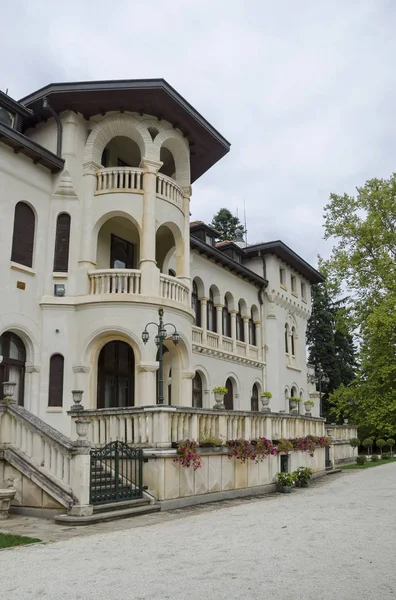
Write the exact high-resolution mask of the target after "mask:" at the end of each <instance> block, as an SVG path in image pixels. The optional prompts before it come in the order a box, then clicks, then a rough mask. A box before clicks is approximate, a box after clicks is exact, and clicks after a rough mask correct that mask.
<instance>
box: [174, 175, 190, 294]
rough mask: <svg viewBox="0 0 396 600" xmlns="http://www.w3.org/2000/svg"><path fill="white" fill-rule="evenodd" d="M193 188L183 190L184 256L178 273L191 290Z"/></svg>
mask: <svg viewBox="0 0 396 600" xmlns="http://www.w3.org/2000/svg"><path fill="white" fill-rule="evenodd" d="M191 194H192V190H191V187H190V186H188V187H184V188H183V213H184V230H183V255H182V256H181V257H180V272H177V276H178V279H180V280H181V281H182V282H183V283H185V284H186V285H187V286H188V287H189V288H190V285H191V277H190V197H191Z"/></svg>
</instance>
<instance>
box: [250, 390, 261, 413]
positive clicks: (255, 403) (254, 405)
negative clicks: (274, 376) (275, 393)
mask: <svg viewBox="0 0 396 600" xmlns="http://www.w3.org/2000/svg"><path fill="white" fill-rule="evenodd" d="M258 409H259V391H258V385H257V383H255V384H254V385H253V387H252V397H251V410H252V411H255V412H257V411H258Z"/></svg>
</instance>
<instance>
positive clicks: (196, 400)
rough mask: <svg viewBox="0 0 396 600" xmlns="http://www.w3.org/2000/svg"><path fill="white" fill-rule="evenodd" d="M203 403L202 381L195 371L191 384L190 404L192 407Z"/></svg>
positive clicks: (200, 405)
mask: <svg viewBox="0 0 396 600" xmlns="http://www.w3.org/2000/svg"><path fill="white" fill-rule="evenodd" d="M202 403H203V383H202V377H201V375H200V374H199V373H195V377H194V379H193V385H192V405H193V407H194V408H202Z"/></svg>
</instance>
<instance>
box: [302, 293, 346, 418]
mask: <svg viewBox="0 0 396 600" xmlns="http://www.w3.org/2000/svg"><path fill="white" fill-rule="evenodd" d="M311 293H312V314H311V318H310V320H309V321H308V327H307V336H306V341H307V345H308V349H309V356H308V361H309V363H310V364H312V365H313V366H314V368H315V373H316V374H318V372H319V366H320V367H321V370H322V371H323V373H324V375H325V377H326V381H325V382H323V383H322V385H321V389H322V392H323V399H322V413H323V416H325V417H328V416H329V414H330V407H329V404H328V398H329V394H331V393H332V392H333V391H334V390H336V389H337V388H338V387H339V386H340V385H341V384H344V385H348V384H349V383H350V382H351V381H352V380H353V378H354V374H355V348H354V343H353V336H352V333H351V331H350V327H349V322H348V314H347V310H346V308H345V302H344V301H343V300H341V301H340V300H339V301H334V300H333V299H332V297H331V293H332V290H331V289H330V290H329V289H328V288H327V285H326V284H317V285H313V286H312V290H311Z"/></svg>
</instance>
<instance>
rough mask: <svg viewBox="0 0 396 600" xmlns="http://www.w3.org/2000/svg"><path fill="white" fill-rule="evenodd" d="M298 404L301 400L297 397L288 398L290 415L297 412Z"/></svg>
mask: <svg viewBox="0 0 396 600" xmlns="http://www.w3.org/2000/svg"><path fill="white" fill-rule="evenodd" d="M299 402H301V398H299V397H298V396H290V398H289V406H290V411H291V412H292V413H296V412H297V405H298V403H299Z"/></svg>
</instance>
